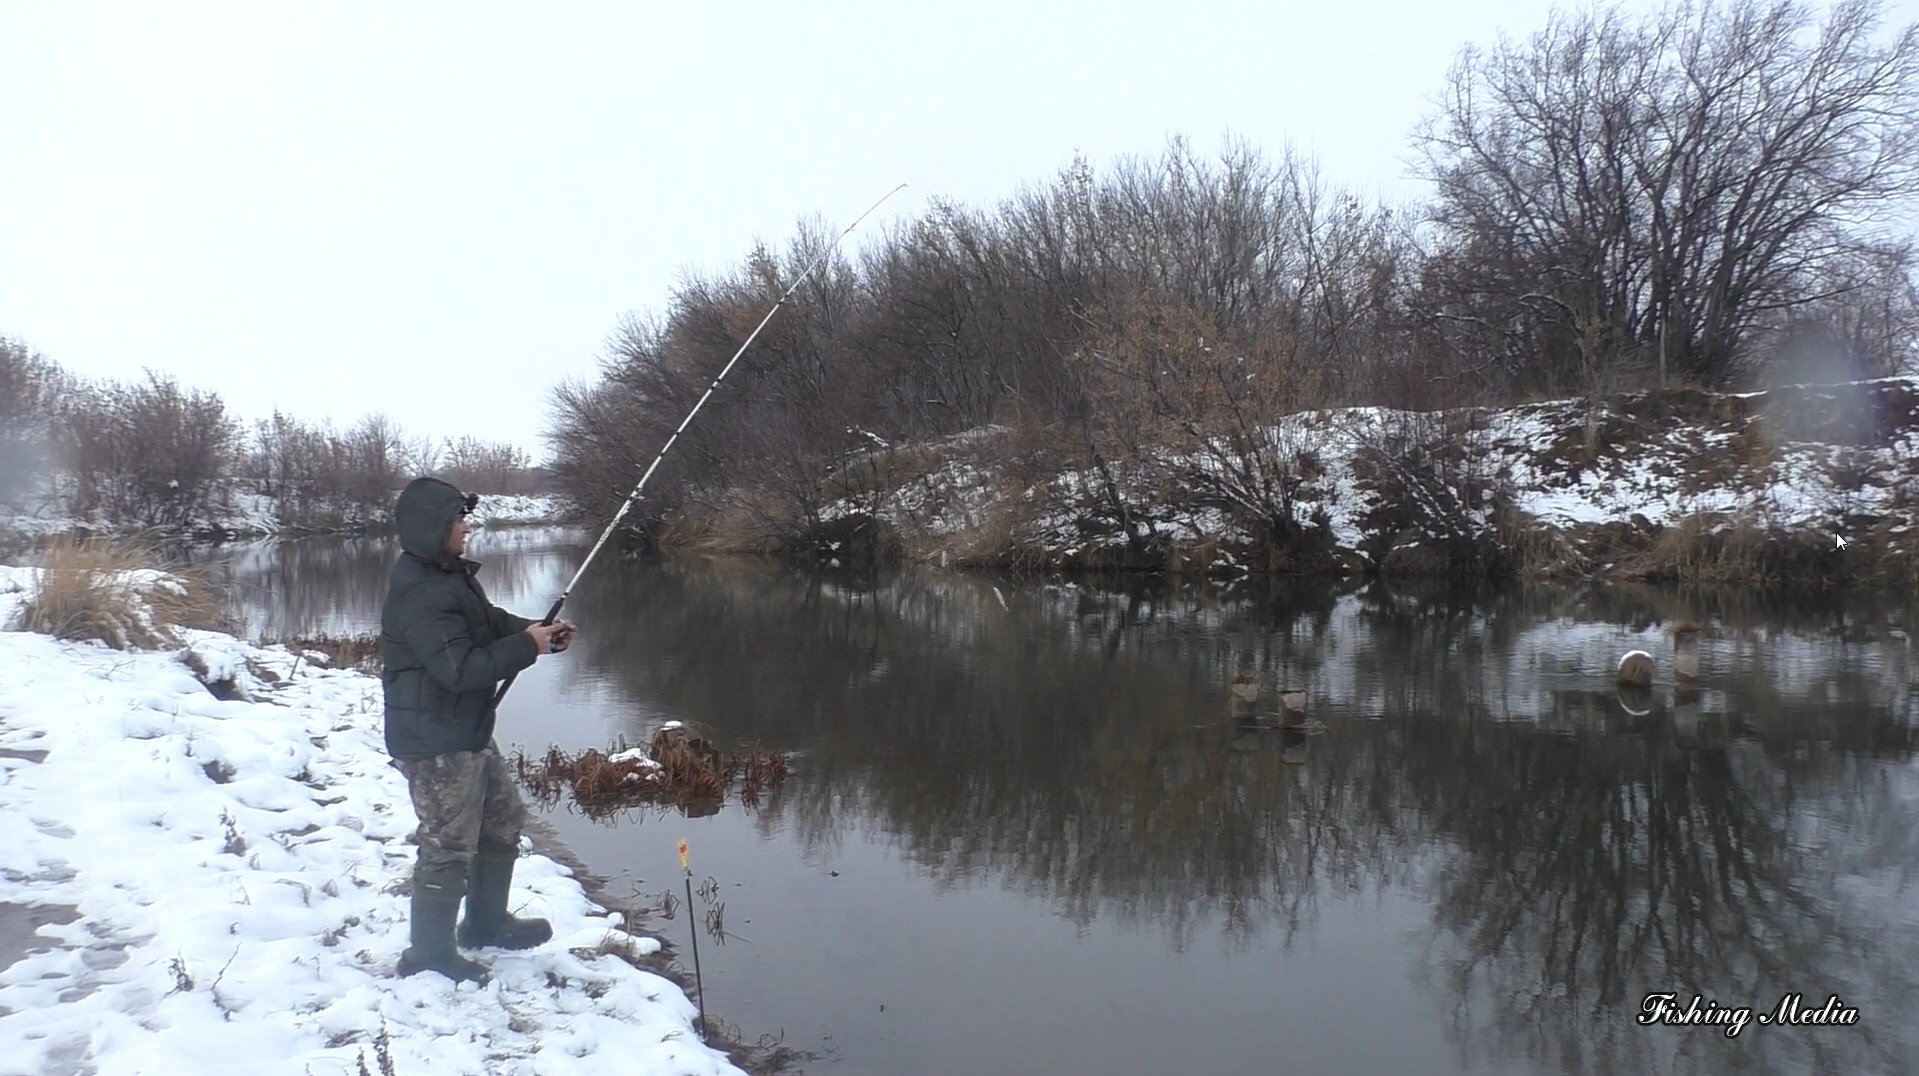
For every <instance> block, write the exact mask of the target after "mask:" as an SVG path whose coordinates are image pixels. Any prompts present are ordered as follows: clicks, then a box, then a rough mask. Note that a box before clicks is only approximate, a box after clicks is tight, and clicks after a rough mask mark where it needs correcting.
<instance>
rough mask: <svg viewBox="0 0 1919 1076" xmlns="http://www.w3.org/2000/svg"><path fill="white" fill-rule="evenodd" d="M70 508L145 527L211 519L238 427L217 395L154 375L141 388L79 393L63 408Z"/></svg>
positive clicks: (106, 387) (112, 385) (99, 387)
mask: <svg viewBox="0 0 1919 1076" xmlns="http://www.w3.org/2000/svg"><path fill="white" fill-rule="evenodd" d="M61 412H62V413H61V420H62V421H61V425H60V435H61V437H60V439H61V448H62V453H61V454H62V457H63V459H64V461H65V463H66V465H67V468H68V470H69V472H70V482H71V485H70V497H69V510H70V511H72V512H73V513H74V514H75V515H79V516H87V515H90V514H92V513H95V512H98V513H101V514H103V515H104V516H106V518H108V519H110V520H113V521H116V522H121V523H132V524H137V525H139V526H143V527H186V526H190V525H192V524H193V523H194V522H195V521H197V520H201V519H204V518H206V517H207V515H208V514H209V511H208V510H209V508H210V507H211V504H212V498H213V496H214V494H215V492H216V490H217V486H216V483H217V481H218V480H219V479H220V478H222V477H224V476H225V475H226V474H228V473H229V472H230V470H231V468H232V466H233V463H234V455H235V447H236V444H237V440H238V434H239V431H238V426H237V424H236V423H235V422H234V420H233V419H232V418H230V417H229V416H228V415H227V412H226V405H225V403H223V402H222V401H221V399H220V397H219V395H218V394H216V393H212V392H206V391H203V390H199V389H195V390H192V391H188V390H184V389H182V388H181V387H180V385H179V383H178V382H176V381H175V380H173V379H172V378H170V377H165V376H163V375H160V374H157V373H154V372H151V371H149V372H148V374H147V379H146V381H145V382H143V383H134V384H130V385H129V384H120V383H117V382H103V383H98V384H91V385H85V386H81V387H78V388H75V389H73V390H72V391H71V392H70V393H69V395H68V396H67V398H66V399H65V400H63V401H62V405H61Z"/></svg>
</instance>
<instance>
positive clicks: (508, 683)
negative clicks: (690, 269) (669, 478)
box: [493, 183, 906, 707]
mask: <svg viewBox="0 0 1919 1076" xmlns="http://www.w3.org/2000/svg"><path fill="white" fill-rule="evenodd" d="M905 189H906V184H904V183H902V184H900V185H899V186H897V187H894V188H893V189H892V190H890V191H887V192H886V193H885V194H883V195H881V196H880V200H879V201H877V202H874V203H873V204H872V205H870V206H868V207H867V208H866V212H864V213H861V214H860V215H859V216H857V217H854V218H853V223H851V224H849V225H847V226H846V228H845V229H844V230H842V231H841V232H840V234H839V235H837V236H835V237H834V238H833V242H831V243H830V244H828V245H827V247H826V249H825V250H823V251H821V252H820V256H819V257H817V258H815V259H813V262H812V264H810V265H808V266H807V267H806V269H805V270H804V271H803V272H801V273H800V275H799V276H797V277H795V278H793V283H792V284H790V285H788V286H787V289H786V291H785V292H783V293H781V295H780V298H779V301H778V302H776V303H774V304H773V309H771V310H768V311H767V312H766V316H765V317H763V318H761V319H760V323H759V324H758V325H756V326H754V327H753V332H752V334H751V335H749V336H748V337H747V338H746V343H744V344H741V345H740V349H739V350H738V351H735V352H734V353H733V357H732V358H730V359H728V360H726V365H725V366H722V367H720V372H719V374H717V375H716V376H715V377H714V378H713V383H712V384H711V385H708V386H707V387H706V391H705V392H703V393H701V394H700V399H699V402H697V403H695V404H694V405H693V410H691V411H688V412H687V413H686V417H685V418H684V419H681V420H680V425H679V428H678V429H676V430H674V431H673V435H672V436H671V437H668V438H667V439H666V444H664V445H661V446H660V452H659V455H657V456H654V457H653V462H652V463H650V464H648V465H647V467H646V473H645V474H642V475H641V476H640V480H639V482H638V483H636V484H635V485H634V487H633V492H631V493H629V494H627V495H626V500H625V501H622V502H621V503H620V510H619V511H618V512H616V513H614V515H613V519H612V521H611V522H609V523H607V525H606V529H605V530H603V531H601V532H600V539H599V541H597V542H594V543H593V548H592V549H590V550H588V551H587V554H586V559H585V560H583V561H581V562H580V567H579V568H578V569H577V570H576V571H574V573H573V578H572V579H570V580H568V581H567V584H566V589H565V590H562V591H560V596H559V597H558V598H556V599H555V600H554V602H553V608H551V609H548V610H547V611H546V619H544V620H542V621H540V624H541V625H542V626H550V625H552V623H553V621H554V620H556V619H558V618H559V615H560V608H561V607H562V606H564V605H565V604H566V599H567V595H569V594H572V593H573V588H574V586H575V585H577V584H578V583H579V581H580V576H582V575H585V574H586V566H587V565H589V564H591V563H593V558H594V557H596V556H598V555H599V552H600V547H601V546H603V545H605V544H606V540H607V539H608V538H610V537H612V535H613V528H615V527H617V526H619V525H620V520H622V519H625V518H626V513H627V512H628V511H630V510H631V509H632V508H633V502H634V501H636V500H638V499H639V496H640V491H641V490H642V489H645V488H646V482H647V479H649V478H652V477H653V472H654V470H656V469H657V468H658V467H659V466H660V461H661V460H663V459H665V458H666V454H667V452H668V451H669V450H671V449H672V447H673V442H675V441H677V440H679V439H680V434H682V433H685V432H686V427H687V426H688V425H690V424H691V423H692V421H693V416H694V415H697V414H699V413H700V408H702V407H705V406H706V401H707V398H708V397H710V396H712V395H713V390H714V389H717V388H719V387H720V382H721V381H724V380H726V375H727V374H728V373H730V372H732V370H733V364H734V363H736V362H739V361H740V356H741V355H744V354H746V349H747V348H749V347H752V346H753V340H754V339H755V338H756V337H758V336H759V335H760V330H761V329H764V328H766V323H767V322H769V321H772V320H773V315H774V314H777V313H779V312H780V307H782V306H785V305H786V300H788V299H790V298H792V296H793V293H794V292H795V291H798V290H799V287H800V284H801V283H803V282H804V281H805V280H806V278H807V277H809V276H812V275H813V270H815V269H818V268H819V267H820V266H821V265H823V264H825V263H826V260H827V259H828V258H830V257H832V256H833V252H834V251H836V250H838V249H839V246H840V240H842V239H845V238H846V237H847V235H849V234H850V233H851V232H852V231H853V229H855V228H857V227H859V225H860V221H863V220H865V219H866V218H867V217H869V216H871V215H872V214H873V211H874V210H875V209H878V208H879V207H880V206H881V204H883V203H884V202H885V201H886V200H887V199H888V198H891V197H893V196H894V195H895V194H898V193H899V192H900V191H903V190H905ZM519 675H520V674H519V673H512V674H510V675H508V676H507V678H506V680H505V682H503V683H502V684H500V690H499V693H498V694H496V695H494V696H493V705H494V706H496V707H497V706H499V705H500V700H501V699H504V698H506V691H507V689H508V688H510V687H512V686H513V681H514V679H515V678H517V677H518V676H519Z"/></svg>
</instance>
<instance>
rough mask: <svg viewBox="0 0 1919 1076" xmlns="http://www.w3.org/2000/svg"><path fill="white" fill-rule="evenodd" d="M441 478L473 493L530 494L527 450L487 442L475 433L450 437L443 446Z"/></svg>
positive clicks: (529, 461)
mask: <svg viewBox="0 0 1919 1076" xmlns="http://www.w3.org/2000/svg"><path fill="white" fill-rule="evenodd" d="M440 460H441V464H440V468H439V477H441V478H444V479H446V480H447V481H448V482H451V483H453V484H454V485H456V486H458V487H460V488H461V489H463V490H467V491H469V492H473V493H528V492H531V489H530V487H529V482H528V475H527V472H528V469H529V468H530V467H531V466H532V460H531V459H529V458H528V456H527V454H526V451H525V450H524V449H522V448H520V447H519V446H517V445H513V444H508V443H506V442H504V441H486V440H482V439H480V438H478V437H474V436H472V435H471V434H468V435H465V436H462V437H460V438H459V439H458V440H454V439H452V438H449V439H448V440H447V441H446V443H445V444H444V445H443V446H442V447H441V451H440Z"/></svg>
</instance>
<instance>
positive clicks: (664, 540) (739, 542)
mask: <svg viewBox="0 0 1919 1076" xmlns="http://www.w3.org/2000/svg"><path fill="white" fill-rule="evenodd" d="M792 527H793V524H792V522H791V521H790V520H787V519H786V518H785V515H783V514H782V513H781V512H780V510H779V507H778V504H777V502H776V500H775V499H774V498H773V497H771V496H770V495H763V494H752V493H737V494H730V495H728V496H727V497H725V498H723V499H721V500H719V501H693V502H690V503H688V504H687V505H686V507H685V509H683V510H682V511H680V512H678V513H676V514H675V515H674V516H673V518H672V519H670V520H668V521H667V522H666V524H665V525H664V526H662V527H661V528H660V534H659V547H660V551H661V552H663V553H687V554H692V555H694V556H732V555H737V554H743V553H744V554H757V555H762V556H772V555H776V554H778V553H779V552H780V551H781V550H782V549H784V548H785V546H786V544H787V542H786V539H785V537H784V536H783V534H782V531H783V530H791V529H792Z"/></svg>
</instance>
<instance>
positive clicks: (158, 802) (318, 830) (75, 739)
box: [0, 568, 741, 1076]
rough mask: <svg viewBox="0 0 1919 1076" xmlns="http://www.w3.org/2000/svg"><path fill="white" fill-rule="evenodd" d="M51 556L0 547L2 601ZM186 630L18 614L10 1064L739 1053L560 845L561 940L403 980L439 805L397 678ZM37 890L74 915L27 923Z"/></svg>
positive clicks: (6, 809)
mask: <svg viewBox="0 0 1919 1076" xmlns="http://www.w3.org/2000/svg"><path fill="white" fill-rule="evenodd" d="M34 578H35V575H34V571H33V570H31V569H19V568H0V627H4V626H8V625H10V624H11V622H12V620H13V616H14V613H15V612H16V610H17V608H18V607H19V605H20V604H21V603H22V602H23V601H24V600H25V598H26V596H27V593H28V588H29V587H30V586H31V585H32V581H33V580H34ZM179 634H180V638H181V641H182V642H183V644H184V645H183V646H182V647H180V648H179V649H175V650H162V651H157V652H123V651H116V650H111V649H108V648H106V647H104V646H100V645H97V644H81V643H69V642H62V641H58V640H55V639H53V638H49V637H47V636H43V635H37V634H29V633H25V632H17V631H0V912H8V913H11V914H3V915H0V931H9V930H10V931H11V932H12V934H13V936H0V962H4V960H6V959H11V958H14V957H19V959H17V960H15V961H14V962H13V963H12V964H11V965H10V966H7V967H5V968H4V969H3V970H0V1076H14V1074H20V1076H27V1074H36V1076H37V1074H41V1073H56V1072H57V1073H75V1072H88V1073H102V1074H105V1073H126V1074H132V1073H185V1072H190V1073H195V1074H212V1073H236V1074H238V1073H246V1074H248V1076H259V1074H266V1073H286V1074H289V1076H303V1074H309V1073H310V1074H313V1076H331V1074H335V1073H339V1074H354V1073H358V1072H361V1071H366V1072H379V1071H381V1068H380V1065H379V1061H378V1058H377V1055H376V1043H378V1042H379V1041H381V1040H382V1036H384V1041H385V1042H386V1043H387V1044H388V1045H387V1049H388V1050H389V1052H390V1056H391V1062H392V1071H393V1072H395V1073H397V1074H399V1076H412V1074H418V1073H427V1072H432V1073H448V1074H454V1073H472V1074H482V1073H484V1074H488V1076H501V1074H526V1076H534V1074H538V1076H559V1074H568V1073H576V1074H590V1073H609V1074H610V1073H619V1074H621V1076H634V1074H646V1073H662V1074H664V1073H701V1074H705V1073H729V1074H730V1073H739V1072H740V1071H741V1070H740V1069H738V1068H737V1067H735V1066H734V1065H732V1064H731V1063H730V1062H729V1061H728V1059H727V1058H726V1056H725V1055H724V1054H723V1053H721V1052H720V1051H718V1050H717V1049H714V1048H710V1047H708V1046H706V1045H703V1044H702V1043H701V1041H700V1038H699V1036H698V1034H697V1033H696V1030H695V1025H694V1020H695V1014H696V1009H695V1006H694V1004H693V1003H692V1002H691V1001H689V1000H688V998H687V997H686V995H685V993H684V992H683V991H682V990H681V989H680V988H679V987H678V986H677V985H675V984H674V983H673V982H671V981H669V980H668V979H665V978H663V977H661V976H659V975H655V974H653V973H651V972H647V971H644V970H641V969H639V968H637V967H634V966H633V965H631V964H629V963H627V962H626V961H624V960H622V959H620V958H619V957H617V956H614V955H610V954H609V953H608V952H606V950H607V949H608V948H609V947H611V946H616V945H620V944H629V945H632V946H635V947H636V948H637V949H638V951H640V952H651V951H655V950H657V949H658V942H657V941H655V940H653V939H650V938H645V937H638V936H634V935H629V934H626V933H625V932H624V931H622V930H621V929H620V925H621V920H620V917H619V916H617V915H611V914H608V913H606V912H604V911H602V910H600V909H599V908H597V907H596V906H595V905H594V904H593V903H592V902H591V901H590V900H589V899H588V897H587V895H586V893H585V891H584V890H583V889H582V887H581V885H580V883H579V882H578V881H576V880H575V878H574V877H573V876H572V875H571V874H570V872H569V871H568V870H567V869H566V868H565V867H562V866H561V865H559V864H558V863H556V862H555V861H554V860H553V859H551V858H549V857H547V856H545V855H540V854H528V855H526V856H525V857H524V858H522V860H521V864H520V869H519V871H518V873H517V875H516V877H515V890H514V894H513V900H512V903H513V906H514V907H515V909H516V910H519V911H521V912H522V913H523V914H533V915H540V916H545V917H547V918H550V919H551V920H552V921H553V925H554V931H555V938H554V940H553V941H552V942H551V943H549V944H547V945H545V946H542V947H541V948H539V949H537V950H533V951H530V952H527V953H508V952H504V951H498V950H486V951H482V952H481V953H480V954H479V955H478V958H479V959H481V960H482V961H483V962H485V963H487V964H489V965H490V966H491V967H492V969H493V976H494V977H493V981H492V982H491V983H490V984H489V985H487V986H486V987H483V988H477V989H476V988H475V987H473V986H472V985H470V984H468V985H463V986H462V987H460V988H458V989H456V988H455V987H454V986H453V985H452V984H451V983H450V982H449V981H448V980H446V979H444V978H441V977H439V976H437V975H422V976H418V977H415V978H411V979H397V978H394V977H393V975H392V970H393V966H394V962H395V960H396V959H397V958H398V956H399V953H400V950H401V949H402V948H404V947H405V945H406V938H407V929H406V917H407V897H406V895H405V884H406V882H407V880H408V878H409V877H410V874H411V870H412V863H413V854H414V848H413V846H412V845H411V844H410V843H409V842H408V837H409V834H410V833H411V831H412V829H413V826H414V824H415V818H414V814H413V810H412V807H411V804H410V803H409V801H408V798H407V794H406V786H405V782H404V781H403V780H402V778H401V776H400V774H399V773H398V772H397V771H396V770H394V769H392V768H391V767H390V766H389V765H388V764H387V759H386V755H385V753H384V751H383V749H382V747H381V740H380V724H379V721H380V718H379V704H380V703H379V682H378V681H377V680H376V679H374V678H373V677H370V676H367V675H364V674H360V673H356V672H350V671H343V670H331V669H326V668H321V667H317V666H316V665H315V664H314V663H313V662H312V661H311V660H309V659H307V658H305V657H303V656H301V655H297V654H294V653H290V652H289V651H287V650H286V649H285V648H283V647H272V648H265V649H262V648H258V647H253V646H249V645H247V644H244V643H242V642H240V641H238V640H236V639H234V638H233V637H232V636H229V635H223V634H218V633H213V632H198V631H183V632H180V633H179ZM189 661H191V662H192V663H193V664H197V665H199V666H200V668H201V673H200V674H198V675H196V673H195V672H194V671H192V668H191V666H190V664H189ZM203 678H204V679H205V680H206V681H211V682H214V683H216V685H219V686H221V688H222V694H226V695H235V694H236V693H238V694H241V695H243V696H244V697H242V698H235V699H232V700H230V701H223V700H222V699H220V698H216V697H215V695H214V693H213V692H212V691H211V690H210V689H209V688H208V687H207V686H206V684H205V683H203ZM229 680H230V683H227V684H222V683H221V682H222V681H229ZM25 906H37V907H33V908H32V909H31V920H32V921H34V922H45V921H47V920H53V922H51V923H50V924H48V925H44V926H41V927H40V928H39V930H38V931H37V933H33V934H31V935H27V936H21V935H24V934H26V932H27V931H28V930H30V929H31V928H30V927H29V926H27V925H25V924H26V922H27V920H28V919H29V914H28V913H27V912H25V911H23V908H25ZM35 949H37V950H41V951H38V952H30V953H27V955H24V956H21V955H20V954H21V953H22V951H23V950H35ZM363 1059H364V1064H365V1066H366V1067H365V1069H364V1070H363V1069H362V1068H361V1067H360V1066H361V1064H362V1060H363Z"/></svg>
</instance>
